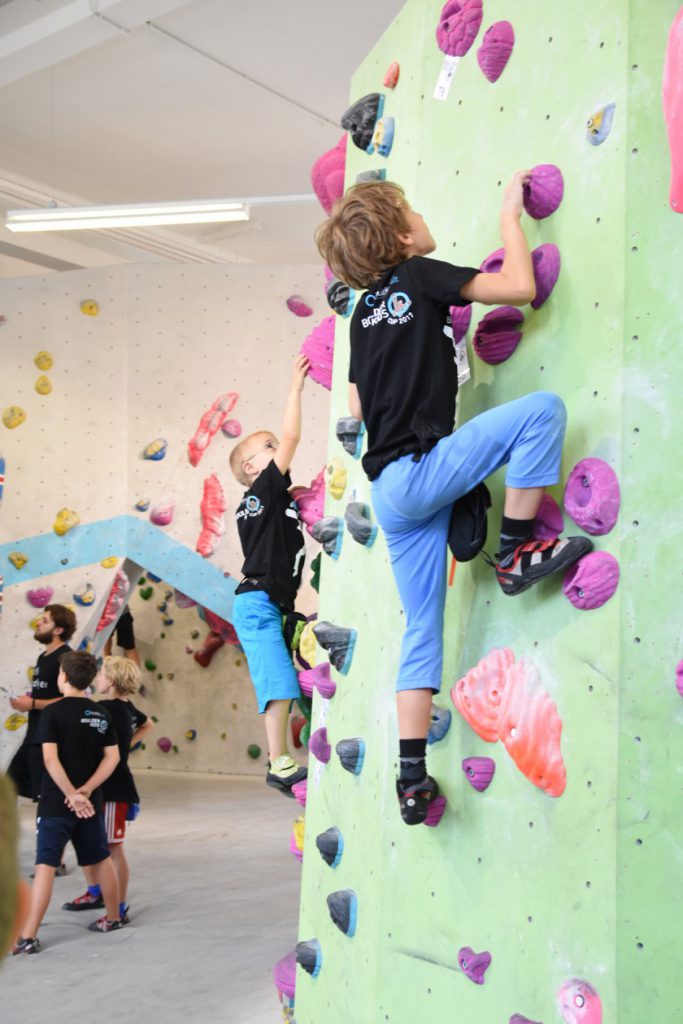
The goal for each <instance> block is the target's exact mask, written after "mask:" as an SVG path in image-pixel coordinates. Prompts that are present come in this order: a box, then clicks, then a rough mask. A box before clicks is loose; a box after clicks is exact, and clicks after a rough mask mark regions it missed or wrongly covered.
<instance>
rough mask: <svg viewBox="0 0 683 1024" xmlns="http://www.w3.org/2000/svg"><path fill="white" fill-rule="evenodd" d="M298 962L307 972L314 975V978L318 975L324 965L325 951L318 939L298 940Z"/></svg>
mask: <svg viewBox="0 0 683 1024" xmlns="http://www.w3.org/2000/svg"><path fill="white" fill-rule="evenodd" d="M296 962H297V963H298V965H299V967H303V969H304V970H305V971H306V972H307V974H310V975H312V977H314V978H317V977H318V975H319V974H320V968H321V967H322V965H323V951H322V949H321V948H320V943H319V942H318V940H317V939H308V941H306V942H297V945H296Z"/></svg>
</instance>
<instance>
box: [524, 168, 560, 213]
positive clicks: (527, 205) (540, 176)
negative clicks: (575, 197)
mask: <svg viewBox="0 0 683 1024" xmlns="http://www.w3.org/2000/svg"><path fill="white" fill-rule="evenodd" d="M563 195H564V179H563V177H562V171H561V170H560V168H559V167H556V166H555V164H538V165H537V166H536V167H534V168H533V169H532V171H531V175H530V177H529V181H528V182H527V183H526V185H525V186H524V209H525V210H526V212H527V213H528V214H529V216H530V217H534V218H535V219H536V220H543V218H544V217H549V216H550V214H551V213H554V212H555V210H556V209H557V208H558V206H559V205H560V203H561V202H562V196H563Z"/></svg>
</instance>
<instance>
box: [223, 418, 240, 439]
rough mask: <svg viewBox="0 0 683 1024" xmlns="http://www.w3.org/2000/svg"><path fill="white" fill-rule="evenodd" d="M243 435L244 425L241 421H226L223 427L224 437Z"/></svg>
mask: <svg viewBox="0 0 683 1024" xmlns="http://www.w3.org/2000/svg"><path fill="white" fill-rule="evenodd" d="M241 433H242V424H241V423H240V421H239V420H226V421H225V423H223V424H222V425H221V434H222V435H223V437H239V436H240V434H241Z"/></svg>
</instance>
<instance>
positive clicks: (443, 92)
mask: <svg viewBox="0 0 683 1024" xmlns="http://www.w3.org/2000/svg"><path fill="white" fill-rule="evenodd" d="M459 63H460V57H449V56H446V57H444V60H443V64H442V65H441V71H440V72H439V78H438V80H437V83H436V89H435V90H434V99H435V100H447V99H448V94H449V92H450V91H451V82H452V81H453V76H454V74H455V69H456V68H457V66H458V64H459Z"/></svg>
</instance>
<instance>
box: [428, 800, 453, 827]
mask: <svg viewBox="0 0 683 1024" xmlns="http://www.w3.org/2000/svg"><path fill="white" fill-rule="evenodd" d="M447 803H448V801H447V800H446V797H445V796H437V797H434V799H433V800H432V802H431V803H430V805H429V808H428V809H427V817H426V818H425V820H424V824H425V825H426V826H427V828H436V826H437V825H438V824H439V822H440V821H441V819H442V818H443V816H444V813H445V811H446V806H447Z"/></svg>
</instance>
